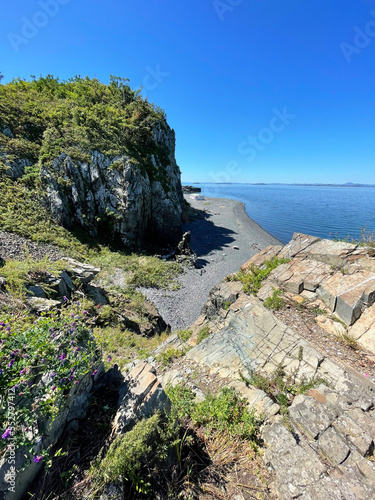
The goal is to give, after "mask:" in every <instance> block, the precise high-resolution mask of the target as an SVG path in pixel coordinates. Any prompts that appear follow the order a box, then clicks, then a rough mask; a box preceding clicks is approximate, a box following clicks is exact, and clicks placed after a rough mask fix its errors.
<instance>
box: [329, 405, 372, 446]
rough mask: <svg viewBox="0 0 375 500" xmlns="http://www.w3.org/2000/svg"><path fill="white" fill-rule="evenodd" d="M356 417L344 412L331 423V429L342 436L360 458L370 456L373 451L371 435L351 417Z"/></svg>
mask: <svg viewBox="0 0 375 500" xmlns="http://www.w3.org/2000/svg"><path fill="white" fill-rule="evenodd" d="M350 415H352V416H354V418H355V417H356V414H353V413H351V414H350V413H349V412H346V413H345V414H343V415H340V416H339V417H338V419H337V420H335V422H334V423H333V427H334V428H335V429H336V430H337V432H339V433H340V434H342V435H343V436H344V437H345V438H346V440H347V441H348V442H349V443H351V444H353V445H354V446H355V447H356V448H357V450H358V451H359V453H360V454H361V455H362V456H366V455H368V454H371V453H372V452H373V450H374V442H373V436H372V434H369V432H367V430H366V429H364V428H363V427H362V426H361V425H360V424H359V423H358V422H356V420H353V418H351V416H350Z"/></svg>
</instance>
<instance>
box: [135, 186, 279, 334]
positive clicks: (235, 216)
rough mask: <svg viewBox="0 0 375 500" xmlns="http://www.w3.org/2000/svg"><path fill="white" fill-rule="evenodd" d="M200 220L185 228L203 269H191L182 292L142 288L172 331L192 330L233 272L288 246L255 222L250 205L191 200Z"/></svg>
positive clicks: (181, 288)
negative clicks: (211, 297)
mask: <svg viewBox="0 0 375 500" xmlns="http://www.w3.org/2000/svg"><path fill="white" fill-rule="evenodd" d="M185 199H186V200H187V201H188V202H189V204H190V205H191V207H192V208H193V210H194V212H195V214H196V215H195V217H194V219H193V220H192V221H191V222H189V223H185V224H184V226H183V230H184V232H185V231H190V232H191V248H192V250H193V251H194V252H195V253H196V255H197V268H195V269H194V268H192V269H188V268H185V272H184V274H182V275H181V277H180V278H179V282H180V288H179V289H178V290H173V291H172V290H156V289H150V288H142V289H141V291H142V293H144V294H145V295H147V297H148V298H149V299H150V300H152V301H153V302H154V303H155V305H156V307H157V308H158V310H159V312H160V314H161V315H162V316H163V318H164V320H165V321H166V322H167V323H169V324H170V325H171V328H172V331H174V330H182V329H185V328H188V327H189V326H190V325H191V324H192V323H193V322H194V321H195V320H196V319H197V318H198V317H199V315H200V313H201V310H202V307H203V305H204V304H205V303H206V301H207V299H208V296H209V292H210V290H211V289H212V288H213V287H214V286H215V285H217V284H218V283H220V281H222V280H223V278H225V276H227V275H228V274H231V273H234V272H237V271H238V270H239V269H240V267H241V265H242V264H244V263H245V262H247V261H248V260H249V259H250V258H251V257H252V256H253V255H255V254H256V253H258V252H259V251H260V250H262V249H263V248H265V247H267V246H268V245H280V244H281V245H282V243H281V242H280V241H279V240H278V239H277V238H275V237H274V236H272V235H271V234H269V233H268V232H267V231H265V230H264V229H263V228H262V227H260V226H259V225H258V224H257V223H256V222H254V221H253V220H252V219H251V218H250V217H249V216H248V215H247V214H246V212H245V205H244V204H243V203H241V202H239V201H236V200H230V199H224V198H205V199H204V200H195V199H191V198H190V197H189V195H185Z"/></svg>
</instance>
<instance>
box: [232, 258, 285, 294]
mask: <svg viewBox="0 0 375 500" xmlns="http://www.w3.org/2000/svg"><path fill="white" fill-rule="evenodd" d="M287 262H289V259H284V258H283V259H280V258H278V257H276V256H275V257H272V259H270V260H265V261H264V262H263V265H262V266H261V267H257V266H254V264H251V265H250V267H249V269H248V270H246V271H243V270H242V269H241V270H240V271H239V272H238V273H236V274H233V275H231V276H229V280H230V281H241V283H242V284H243V291H244V292H245V293H249V294H250V293H251V294H253V295H256V294H257V293H258V292H259V290H260V288H261V286H262V282H263V281H264V280H265V279H267V278H268V276H269V275H270V273H271V271H273V270H274V269H276V267H278V266H280V265H281V264H286V263H287Z"/></svg>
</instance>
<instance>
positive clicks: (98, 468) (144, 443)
mask: <svg viewBox="0 0 375 500" xmlns="http://www.w3.org/2000/svg"><path fill="white" fill-rule="evenodd" d="M159 424H160V416H159V415H158V414H155V415H153V416H152V417H150V418H149V419H144V420H141V421H140V422H138V423H137V424H136V425H135V426H134V428H133V429H132V430H131V431H129V432H126V433H125V434H121V435H119V436H117V437H116V438H115V440H114V441H113V443H112V444H111V446H110V447H109V449H108V452H107V454H106V456H105V457H104V458H103V459H102V460H101V461H99V460H97V461H96V463H95V464H94V467H92V469H91V471H92V477H93V480H94V483H95V484H96V485H97V487H99V489H102V488H103V486H104V485H105V484H110V483H114V482H116V481H117V480H118V479H124V480H125V481H131V484H132V486H133V487H134V489H135V491H137V492H138V493H146V494H147V493H149V492H150V484H149V483H148V481H147V478H145V474H142V466H143V465H144V463H145V461H146V459H147V457H148V456H151V454H153V453H154V452H155V447H156V446H155V442H156V441H157V440H158V438H159Z"/></svg>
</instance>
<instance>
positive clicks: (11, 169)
mask: <svg viewBox="0 0 375 500" xmlns="http://www.w3.org/2000/svg"><path fill="white" fill-rule="evenodd" d="M5 164H6V165H8V169H7V170H6V174H7V175H8V176H9V177H11V178H12V179H13V180H16V179H18V178H19V177H22V175H24V173H25V167H31V165H32V164H33V162H32V161H30V160H28V159H27V158H20V159H19V160H15V161H13V162H7V161H5Z"/></svg>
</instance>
